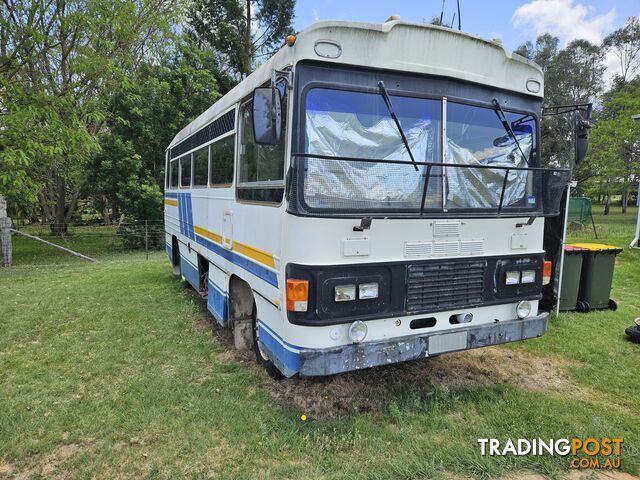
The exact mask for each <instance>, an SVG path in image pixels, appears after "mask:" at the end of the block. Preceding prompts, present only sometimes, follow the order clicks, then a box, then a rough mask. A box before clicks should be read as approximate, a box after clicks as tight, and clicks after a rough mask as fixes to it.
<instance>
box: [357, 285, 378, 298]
mask: <svg viewBox="0 0 640 480" xmlns="http://www.w3.org/2000/svg"><path fill="white" fill-rule="evenodd" d="M358 298H359V299H360V300H368V299H370V298H378V284H377V283H361V284H360V285H358Z"/></svg>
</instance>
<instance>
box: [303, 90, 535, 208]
mask: <svg viewBox="0 0 640 480" xmlns="http://www.w3.org/2000/svg"><path fill="white" fill-rule="evenodd" d="M390 98H391V100H392V103H393V108H394V110H395V112H396V114H397V116H398V119H399V122H400V125H401V127H402V130H403V131H404V133H405V134H406V138H407V143H408V147H409V148H410V150H411V152H412V154H413V157H414V159H415V161H416V162H429V163H436V164H452V165H469V166H481V168H458V167H448V166H447V167H445V168H442V167H441V166H433V167H431V168H429V167H428V166H426V165H419V166H418V169H417V171H416V168H415V166H414V164H413V163H412V162H411V157H410V155H409V152H408V150H407V146H405V144H404V143H403V141H402V138H401V136H400V133H399V131H398V128H397V126H396V124H395V123H394V121H393V119H392V117H391V115H390V113H389V109H388V108H387V106H386V105H385V103H384V99H383V97H382V95H380V93H374V92H357V91H350V90H338V89H330V88H312V89H310V90H309V91H308V93H307V95H306V98H305V115H304V122H305V128H304V133H305V135H304V151H305V153H306V154H307V158H306V166H305V174H304V189H303V194H304V202H305V204H306V206H307V207H308V208H311V209H322V210H333V211H361V210H366V211H381V212H385V211H398V212H413V211H416V210H421V209H428V210H442V209H445V208H460V209H491V208H493V209H495V208H497V207H498V204H499V202H500V197H501V191H502V186H503V182H504V177H505V170H504V168H502V169H497V168H496V169H494V168H486V167H489V166H494V167H527V166H532V165H533V158H532V157H533V152H534V150H535V144H536V143H535V131H536V128H535V118H534V117H533V116H531V115H523V114H517V113H513V112H505V116H506V120H507V121H508V122H509V127H511V128H506V127H505V125H504V122H502V121H501V118H500V116H499V112H497V111H496V110H495V109H493V108H486V107H479V106H472V105H467V104H462V103H454V102H451V101H450V102H445V101H443V99H433V98H419V97H415V96H400V95H391V97H390ZM443 111H444V112H445V114H446V129H444V128H443ZM445 131H446V142H443V141H442V139H443V138H444V135H445ZM313 155H318V157H314V156H313ZM327 157H331V158H327ZM358 159H363V161H359V160H358ZM365 160H366V161H365ZM372 160H394V161H401V163H393V164H391V163H384V162H375V161H372ZM531 176H532V174H531V172H529V171H526V170H524V171H520V170H514V171H510V172H508V175H507V181H506V184H505V189H504V190H505V194H504V198H503V200H502V203H503V206H504V207H506V208H508V207H514V206H517V207H524V208H527V207H528V206H529V207H531V206H533V207H535V203H536V202H535V196H534V195H533V193H532V181H531V180H532V179H531V178H530V177H531ZM427 178H428V183H426V182H427ZM425 183H426V189H425ZM532 197H533V200H532ZM423 202H424V204H423Z"/></svg>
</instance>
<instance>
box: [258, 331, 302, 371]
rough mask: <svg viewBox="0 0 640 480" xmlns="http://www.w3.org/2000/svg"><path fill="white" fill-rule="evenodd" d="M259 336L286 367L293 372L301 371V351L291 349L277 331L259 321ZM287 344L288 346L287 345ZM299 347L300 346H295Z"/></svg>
mask: <svg viewBox="0 0 640 480" xmlns="http://www.w3.org/2000/svg"><path fill="white" fill-rule="evenodd" d="M258 336H259V337H260V341H261V342H262V343H263V344H264V345H265V346H266V347H267V348H268V349H269V351H270V352H271V353H272V354H273V355H274V356H275V357H276V358H277V359H278V360H280V361H281V362H282V363H283V364H284V365H286V367H287V368H288V369H290V370H292V371H293V372H299V371H300V353H299V351H291V350H290V349H289V348H293V347H292V346H291V347H289V348H288V347H287V346H288V345H290V344H287V342H285V341H284V340H282V339H281V338H280V337H279V336H278V335H277V334H276V333H275V332H273V331H272V330H270V329H269V327H267V326H266V325H265V324H264V323H262V322H260V321H259V322H258ZM285 345H287V346H285ZM295 348H298V347H295Z"/></svg>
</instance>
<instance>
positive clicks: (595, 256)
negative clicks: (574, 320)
mask: <svg viewBox="0 0 640 480" xmlns="http://www.w3.org/2000/svg"><path fill="white" fill-rule="evenodd" d="M571 246H573V247H578V248H584V249H585V250H586V251H585V252H583V260H582V274H581V275H580V289H579V290H578V303H577V306H576V307H577V310H578V311H582V312H588V311H589V310H593V309H602V308H610V309H611V310H616V309H617V308H618V305H617V304H616V302H615V301H614V300H613V299H611V298H610V295H611V282H612V281H613V270H614V268H615V264H616V255H618V254H619V253H620V252H622V249H621V248H620V247H615V246H613V245H604V244H602V243H573V244H571Z"/></svg>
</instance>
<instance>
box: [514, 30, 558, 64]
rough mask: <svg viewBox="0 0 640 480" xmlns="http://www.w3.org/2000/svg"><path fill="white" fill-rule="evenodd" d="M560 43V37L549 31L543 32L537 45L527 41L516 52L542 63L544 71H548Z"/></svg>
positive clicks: (537, 40)
mask: <svg viewBox="0 0 640 480" xmlns="http://www.w3.org/2000/svg"><path fill="white" fill-rule="evenodd" d="M559 45H560V39H559V38H558V37H554V36H553V35H551V34H549V33H543V34H542V35H538V38H536V44H535V45H534V44H533V43H531V42H530V41H527V42H525V43H523V44H522V45H520V46H519V47H518V48H517V49H516V50H515V52H516V53H517V54H518V55H521V56H523V57H525V58H528V59H529V60H533V61H534V62H536V63H537V64H538V65H540V68H542V71H543V72H546V71H547V70H548V69H549V66H550V65H551V62H552V60H553V59H554V58H555V57H556V55H557V54H558V47H559Z"/></svg>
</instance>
